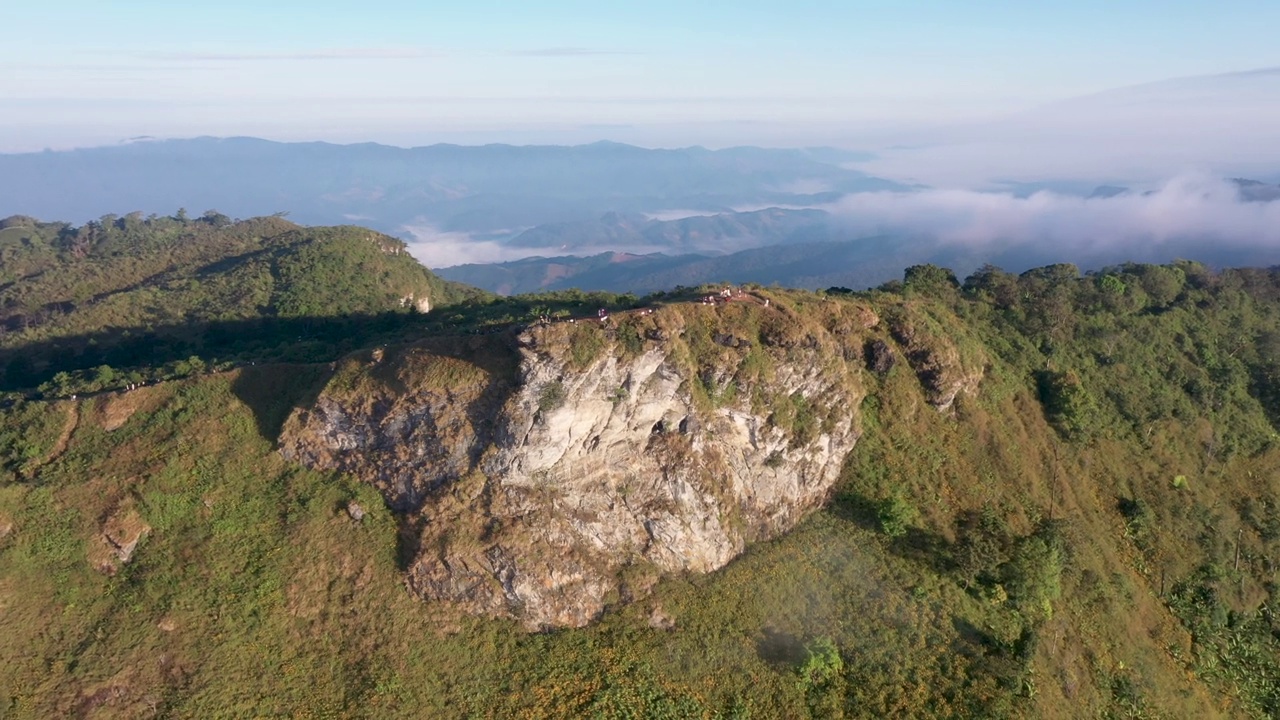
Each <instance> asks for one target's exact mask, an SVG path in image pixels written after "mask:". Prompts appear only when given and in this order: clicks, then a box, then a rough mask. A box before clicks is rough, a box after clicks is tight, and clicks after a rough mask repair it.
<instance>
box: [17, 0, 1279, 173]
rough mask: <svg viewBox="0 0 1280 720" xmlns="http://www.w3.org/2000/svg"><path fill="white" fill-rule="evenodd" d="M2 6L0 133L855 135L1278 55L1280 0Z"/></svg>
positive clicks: (389, 137) (34, 139) (1263, 63)
mask: <svg viewBox="0 0 1280 720" xmlns="http://www.w3.org/2000/svg"><path fill="white" fill-rule="evenodd" d="M0 5H4V6H5V9H4V12H3V17H4V25H5V42H4V43H3V44H0V151H4V150H28V149H38V148H41V147H50V146H52V147H65V146H70V145H85V144H99V143H105V142H113V141H115V140H118V139H120V138H123V137H129V136H134V135H158V136H188V135H201V134H211V135H228V134H255V135H262V136H266V137H275V138H279V139H327V140H335V141H361V140H373V141H382V142H391V143H397V144H417V143H426V142H434V141H438V140H453V141H463V142H468V141H483V140H507V141H513V142H522V141H530V140H551V141H580V140H582V141H585V140H592V139H599V137H604V136H618V137H620V139H630V140H639V141H642V142H643V141H644V140H645V138H649V140H650V142H649V144H687V143H689V142H703V143H704V144H716V143H715V142H714V139H715V138H716V137H720V136H723V137H725V140H726V143H725V144H727V143H728V142H743V141H754V142H760V143H763V144H791V143H797V144H798V143H802V142H804V141H806V140H810V139H812V140H815V141H823V140H829V139H830V138H832V137H835V136H837V135H839V137H841V138H848V142H849V143H855V144H856V140H857V137H858V134H859V132H863V131H865V132H867V133H872V134H874V133H875V132H876V131H878V130H880V129H883V128H885V127H900V126H903V125H911V124H914V125H921V126H924V125H929V124H947V123H963V122H972V121H975V120H979V119H983V118H990V117H998V116H1000V115H1002V114H1008V113H1016V112H1019V111H1025V110H1029V109H1032V108H1035V107H1037V106H1039V105H1043V104H1045V103H1049V102H1052V101H1055V100H1059V99H1065V98H1071V97H1074V96H1080V95H1087V94H1090V93H1094V92H1098V91H1103V90H1107V89H1109V88H1115V87H1121V86H1126V85H1134V84H1140V83H1145V82H1151V81H1158V80H1162V79H1166V78H1173V77H1183V76H1196V75H1209V74H1216V73H1227V72H1233V71H1241V70H1250V69H1255V68H1264V67H1273V66H1277V65H1280V48H1278V47H1277V46H1276V45H1275V43H1274V29H1275V28H1276V27H1280V2H1276V0H1268V1H1266V2H1262V1H1259V0H1235V1H1234V2H1231V3H1213V2H1177V1H1171V0H1165V1H1164V2H1147V1H1145V0H1142V1H1129V2H1124V1H1123V0H1113V1H1112V2H1097V1H1094V0H1076V1H1075V2H1070V3H1066V2H1063V3H1045V2H1038V1H1029V0H1023V1H1022V2H995V1H988V2H980V1H978V2H961V1H960V0H950V1H941V0H917V1H914V2H912V1H910V0H905V1H897V2H894V1H890V0H881V1H875V2H857V1H853V0H846V1H845V2H822V1H815V0H807V1H806V0H792V1H791V2H752V1H750V0H738V1H736V2H725V1H723V0H698V1H697V2H696V3H695V2H688V1H686V2H670V1H668V0H650V1H649V2H644V3H639V2H636V3H625V4H624V3H607V2H600V1H599V0H596V1H595V2H576V1H560V2H536V3H535V2H520V3H516V2H483V1H481V0H472V1H470V2H456V3H441V2H390V1H382V2H379V1H377V0H367V1H365V2H324V1H323V0H311V1H310V2H300V1H296V0H278V1H275V2H270V3H264V2H260V1H259V2H245V1H243V0H226V1H224V2H220V3H179V2H172V0H168V1H166V2H158V1H152V0H135V1H130V2H121V1H111V0H61V1H59V0H49V1H47V2H44V3H17V2H16V1H15V0H0ZM837 130H838V132H837ZM708 138H710V139H711V140H712V141H711V142H708Z"/></svg>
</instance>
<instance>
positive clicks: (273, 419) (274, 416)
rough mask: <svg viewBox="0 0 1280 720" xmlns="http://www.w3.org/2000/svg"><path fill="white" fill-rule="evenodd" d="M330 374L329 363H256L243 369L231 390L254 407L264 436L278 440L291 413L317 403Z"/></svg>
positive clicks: (271, 439)
mask: <svg viewBox="0 0 1280 720" xmlns="http://www.w3.org/2000/svg"><path fill="white" fill-rule="evenodd" d="M328 378H329V368H328V366H327V365H293V364H289V365H253V366H250V367H246V368H242V369H241V370H240V372H239V374H238V375H237V376H236V379H235V381H234V382H232V383H231V391H232V392H233V393H235V396H236V397H237V398H240V402H243V403H244V404H245V405H247V406H248V407H249V409H250V410H252V411H253V417H254V420H255V421H256V422H257V424H258V432H259V433H260V434H261V435H262V437H264V438H266V439H267V440H270V441H271V442H272V443H274V442H275V441H276V440H278V439H279V438H280V431H281V429H282V428H283V427H284V422H285V420H287V419H288V418H289V415H291V414H292V413H293V412H294V410H297V409H299V408H304V407H309V406H311V405H312V404H314V403H315V400H316V397H317V396H319V394H320V390H321V389H322V388H323V387H324V383H325V381H326V380H328Z"/></svg>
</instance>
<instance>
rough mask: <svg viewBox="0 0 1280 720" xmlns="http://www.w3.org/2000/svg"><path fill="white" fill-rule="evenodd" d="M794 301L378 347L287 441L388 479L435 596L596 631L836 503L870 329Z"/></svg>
mask: <svg viewBox="0 0 1280 720" xmlns="http://www.w3.org/2000/svg"><path fill="white" fill-rule="evenodd" d="M744 305H745V303H744ZM849 307H850V308H853V309H857V308H855V306H849ZM783 312H784V311H782V310H780V309H777V308H776V306H775V307H773V308H765V307H760V306H758V305H756V306H751V307H702V306H676V307H670V308H663V309H659V310H657V311H656V312H653V313H651V314H649V313H634V314H630V315H627V316H623V317H618V316H615V318H614V320H613V321H612V322H611V324H609V325H606V326H600V325H599V324H597V323H595V322H578V323H575V324H570V323H563V324H556V325H550V326H543V327H537V328H532V329H528V330H525V331H524V332H521V333H519V334H514V333H513V334H510V335H507V336H488V337H478V338H470V339H466V340H461V339H457V340H452V341H444V340H441V341H435V343H434V344H432V343H430V342H425V343H422V344H419V345H416V346H412V347H408V348H402V349H398V350H394V349H387V350H385V351H383V350H375V351H370V352H366V353H364V354H361V355H357V356H354V357H351V358H348V359H347V360H346V361H345V362H344V363H343V364H342V365H341V366H340V367H339V368H338V369H337V370H336V372H335V376H334V378H333V380H332V381H331V382H330V383H329V386H328V387H327V388H326V389H325V390H324V391H323V392H322V393H321V394H320V396H319V397H318V398H317V400H316V401H315V403H314V404H313V405H312V406H311V407H309V408H307V409H304V410H300V411H298V412H296V413H295V414H294V415H293V416H292V417H291V418H290V419H289V421H288V422H287V423H286V425H285V428H284V432H283V434H282V436H281V452H282V453H283V454H284V455H285V457H287V458H289V459H292V460H295V461H298V462H301V463H303V464H306V465H308V466H311V467H315V468H324V469H337V470H342V471H346V472H349V473H352V474H354V475H356V476H357V477H359V478H361V479H363V480H365V481H367V482H370V483H372V484H373V485H375V486H377V487H378V488H379V489H380V490H381V491H382V493H383V495H384V497H385V498H386V500H387V502H388V504H389V505H390V507H391V508H392V509H394V510H395V511H397V512H399V513H401V514H402V517H403V521H404V527H405V540H404V542H405V543H406V545H407V546H408V548H409V550H410V551H411V560H410V561H409V563H408V568H407V582H408V584H409V587H410V588H411V589H412V590H413V591H414V592H416V593H417V594H418V595H420V596H422V597H423V598H426V599H430V600H435V601H441V602H446V603H451V604H454V605H456V606H458V607H459V608H461V609H462V610H464V611H466V612H468V613H471V614H477V615H484V616H491V617H512V618H517V619H518V620H520V621H521V622H522V623H523V624H525V625H526V626H527V627H528V628H530V629H540V628H546V627H555V626H581V625H584V624H587V623H589V622H591V621H592V620H593V619H595V618H596V617H597V616H598V615H599V614H600V613H601V612H602V610H603V609H604V608H605V607H606V606H608V605H610V604H612V603H617V602H626V601H628V600H630V599H632V598H634V597H637V596H639V595H641V594H643V593H644V592H645V591H647V589H648V588H649V587H650V586H651V585H652V583H653V582H655V581H656V580H657V578H658V577H659V576H661V575H662V574H665V573H680V572H694V573H706V572H710V571H713V570H715V569H717V568H720V567H722V566H724V565H725V564H726V563H728V562H729V561H730V560H732V559H733V558H734V557H736V556H737V555H738V554H740V553H741V552H742V551H743V549H744V548H745V547H746V545H747V544H748V543H750V542H754V541H758V540H763V539H767V538H771V537H775V536H777V535H779V534H781V533H783V532H786V531H787V530H789V529H791V528H792V527H794V526H795V525H796V524H797V523H798V522H799V521H800V520H801V519H802V518H803V517H804V516H805V515H806V514H807V513H809V512H810V511H812V510H814V509H815V508H817V507H819V506H820V505H822V504H823V503H824V502H825V501H826V500H827V499H828V497H829V495H830V492H831V490H832V488H833V486H834V485H835V483H836V480H837V479H838V477H839V474H840V470H841V467H842V464H843V461H844V458H845V456H846V454H847V453H848V452H849V450H850V449H852V448H853V446H854V444H855V442H856V441H857V439H858V436H859V426H858V408H859V407H860V403H861V400H862V396H863V394H864V391H863V389H862V382H863V379H864V378H865V376H866V373H865V371H864V370H863V369H862V367H861V361H860V352H859V351H860V349H861V347H862V343H863V342H864V340H865V338H857V337H838V336H837V335H836V334H832V333H831V332H828V330H827V327H831V328H833V329H834V328H836V327H837V325H838V324H837V323H828V324H827V326H825V327H824V325H823V324H822V323H821V322H810V321H805V320H802V319H798V318H796V317H790V318H788V317H786V316H784V315H783V314H782V313H783ZM846 324H849V323H847V322H846ZM852 324H853V326H855V327H860V328H863V329H865V328H866V327H867V324H866V323H864V322H860V321H859V322H856V323H852ZM840 327H841V329H837V330H836V333H837V334H843V333H844V331H843V327H844V326H840ZM846 346H847V347H846ZM846 357H847V358H848V359H846Z"/></svg>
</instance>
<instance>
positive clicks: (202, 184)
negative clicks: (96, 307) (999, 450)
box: [0, 138, 906, 238]
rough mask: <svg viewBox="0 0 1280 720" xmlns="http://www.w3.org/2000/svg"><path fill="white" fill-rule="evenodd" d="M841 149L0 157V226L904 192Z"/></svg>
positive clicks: (495, 229) (541, 217)
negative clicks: (187, 214)
mask: <svg viewBox="0 0 1280 720" xmlns="http://www.w3.org/2000/svg"><path fill="white" fill-rule="evenodd" d="M856 157H857V156H854V155H850V154H849V153H848V152H846V151H841V150H837V149H830V148H812V149H790V150H771V149H762V148H754V147H738V148H729V149H724V150H707V149H704V148H700V147H692V148H683V149H677V150H653V149H645V148H639V147H634V146H630V145H622V144H618V143H607V142H601V143H595V144H591V145H582V146H576V147H565V146H511V145H485V146H479V147H463V146H457V145H432V146H428V147H417V148H399V147H391V146H386V145H376V144H360V145H333V144H329V143H278V142H269V141H266V140H258V139H254V138H196V139H190V140H167V141H144V142H132V143H128V144H122V145H118V146H112V147H99V148H89V149H79V150H69V151H61V152H42V153H25V154H10V155H0V217H3V216H5V215H8V214H15V213H20V214H25V215H33V216H37V217H43V218H57V219H60V220H67V221H73V222H83V221H87V220H91V219H94V218H97V217H99V216H101V215H105V214H107V213H118V212H121V210H122V209H126V210H129V209H132V210H140V211H142V212H143V213H160V214H168V213H172V212H174V211H175V210H177V209H178V208H179V207H185V208H187V209H188V210H189V211H191V212H192V213H193V214H199V213H201V212H203V211H205V210H206V209H211V208H212V209H216V210H218V211H219V212H221V213H223V214H226V215H230V216H233V217H249V216H255V215H270V214H273V213H279V212H287V213H289V216H290V218H291V219H292V220H295V221H298V222H302V223H306V224H338V223H343V222H352V221H355V222H360V223H361V224H364V225H367V226H369V227H373V228H376V229H379V230H382V231H384V232H391V233H402V232H403V231H404V228H405V227H406V226H407V225H410V224H415V225H426V226H430V227H431V228H433V229H434V230H438V231H441V232H453V233H467V234H470V235H475V236H483V237H491V236H492V237H502V238H509V237H511V236H513V235H515V234H518V233H519V232H520V231H521V230H524V229H527V228H531V227H534V226H538V225H547V224H553V223H581V222H591V221H593V220H594V219H596V218H598V217H599V216H600V215H602V214H604V213H607V212H618V213H640V214H656V213H664V212H669V211H672V210H675V211H683V212H688V213H690V214H693V213H703V214H712V213H721V212H731V211H733V210H734V209H735V208H741V207H743V206H752V207H768V206H775V205H783V206H788V205H789V206H810V205H814V204H819V203H824V202H830V201H832V200H833V199H835V198H838V197H840V196H841V195H843V194H845V193H851V192H863V191H871V190H899V189H906V188H905V186H903V185H900V184H897V183H894V182H890V181H888V180H883V179H880V178H875V177H871V176H869V175H866V174H865V173H862V172H858V171H856V170H852V169H849V168H847V167H845V166H844V164H847V163H848V162H849V161H850V159H851V158H854V159H856Z"/></svg>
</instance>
